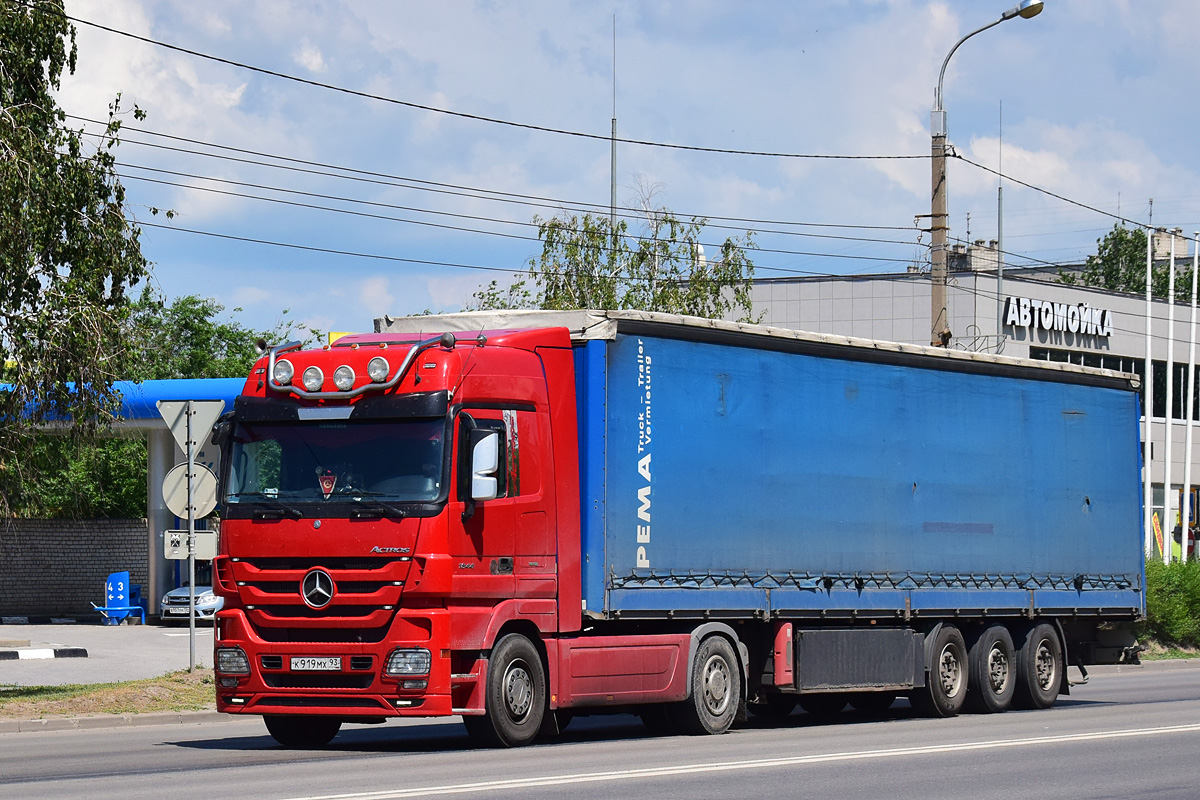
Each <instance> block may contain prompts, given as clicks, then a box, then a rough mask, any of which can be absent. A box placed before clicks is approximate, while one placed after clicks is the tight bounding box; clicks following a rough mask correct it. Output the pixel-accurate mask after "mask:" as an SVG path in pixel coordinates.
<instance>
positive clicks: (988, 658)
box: [967, 625, 1017, 714]
mask: <svg viewBox="0 0 1200 800" xmlns="http://www.w3.org/2000/svg"><path fill="white" fill-rule="evenodd" d="M1015 651H1016V648H1014V647H1013V640H1012V635H1011V634H1010V633H1009V632H1008V628H1005V627H1004V626H1003V625H992V626H991V627H989V628H985V629H984V630H983V631H982V632H981V633H980V634H979V635H978V636H977V637H975V639H974V641H972V642H971V646H970V647H969V648H968V650H967V666H968V670H967V708H969V709H970V710H971V711H975V712H977V713H980V714H994V713H997V712H1000V711H1007V710H1008V709H1009V707H1010V706H1011V705H1012V700H1013V694H1014V692H1015V691H1016V688H1017V676H1016V670H1017V664H1016V655H1015Z"/></svg>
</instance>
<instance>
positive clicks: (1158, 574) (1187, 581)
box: [1145, 559, 1200, 647]
mask: <svg viewBox="0 0 1200 800" xmlns="http://www.w3.org/2000/svg"><path fill="white" fill-rule="evenodd" d="M1145 629H1146V632H1147V633H1149V634H1150V635H1151V636H1153V637H1154V638H1155V639H1157V640H1158V641H1159V642H1161V643H1164V644H1175V645H1182V646H1185V647H1200V561H1195V560H1192V561H1187V562H1180V561H1175V562H1172V563H1171V564H1163V563H1162V562H1161V561H1158V560H1157V559H1151V560H1150V561H1149V562H1147V563H1146V624H1145Z"/></svg>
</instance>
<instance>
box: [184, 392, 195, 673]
mask: <svg viewBox="0 0 1200 800" xmlns="http://www.w3.org/2000/svg"><path fill="white" fill-rule="evenodd" d="M185 413H186V414H187V512H188V539H187V547H188V672H195V671H196V498H195V494H196V438H195V436H193V435H192V422H193V419H192V418H193V417H194V416H195V414H196V412H195V410H194V408H193V407H192V401H191V400H189V401H188V404H187V411H186V412H185Z"/></svg>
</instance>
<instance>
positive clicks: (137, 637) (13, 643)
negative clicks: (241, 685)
mask: <svg viewBox="0 0 1200 800" xmlns="http://www.w3.org/2000/svg"><path fill="white" fill-rule="evenodd" d="M47 651H51V652H52V653H53V657H48V656H46V652H47ZM80 651H82V652H80ZM13 653H15V654H16V655H12V654H13ZM212 663H213V630H212V627H211V626H197V628H196V666H198V667H199V666H204V667H211V666H212ZM187 668H188V629H187V627H186V626H184V627H163V626H160V625H101V624H99V623H92V624H88V623H80V624H73V625H0V686H62V685H64V684H69V683H115V682H118V681H131V680H138V679H139V678H155V677H158V676H159V675H162V674H164V673H167V672H172V671H174V670H180V669H187Z"/></svg>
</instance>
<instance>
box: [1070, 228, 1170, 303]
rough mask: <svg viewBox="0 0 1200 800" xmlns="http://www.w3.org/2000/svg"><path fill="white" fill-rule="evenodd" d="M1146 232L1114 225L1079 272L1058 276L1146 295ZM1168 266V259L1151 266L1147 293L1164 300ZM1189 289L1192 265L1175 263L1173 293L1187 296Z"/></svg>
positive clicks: (1083, 283)
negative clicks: (1148, 291) (1149, 292)
mask: <svg viewBox="0 0 1200 800" xmlns="http://www.w3.org/2000/svg"><path fill="white" fill-rule="evenodd" d="M1146 247H1147V243H1146V231H1145V230H1144V229H1142V228H1132V229H1131V228H1126V227H1125V226H1123V225H1119V224H1118V225H1114V226H1113V229H1112V230H1111V231H1109V232H1108V233H1106V234H1105V235H1104V236H1103V237H1101V238H1099V239H1097V240H1096V255H1094V256H1088V257H1087V261H1086V262H1084V265H1083V270H1082V271H1081V272H1079V273H1077V274H1076V273H1069V272H1063V273H1060V275H1059V278H1060V280H1061V281H1062V282H1063V283H1069V284H1074V283H1080V284H1082V285H1084V286H1094V287H1097V288H1100V289H1110V290H1112V291H1116V292H1130V293H1132V294H1143V295H1144V294H1145V292H1146ZM1170 278H1171V267H1170V262H1169V261H1167V260H1161V261H1156V262H1155V263H1154V264H1153V267H1152V273H1151V285H1150V291H1151V293H1152V294H1153V295H1154V296H1155V297H1159V298H1165V297H1167V296H1168V294H1169V292H1170ZM1191 290H1192V270H1191V265H1190V264H1188V263H1185V260H1184V259H1177V260H1176V262H1175V292H1176V296H1177V297H1187V296H1188V295H1190V293H1191Z"/></svg>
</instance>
